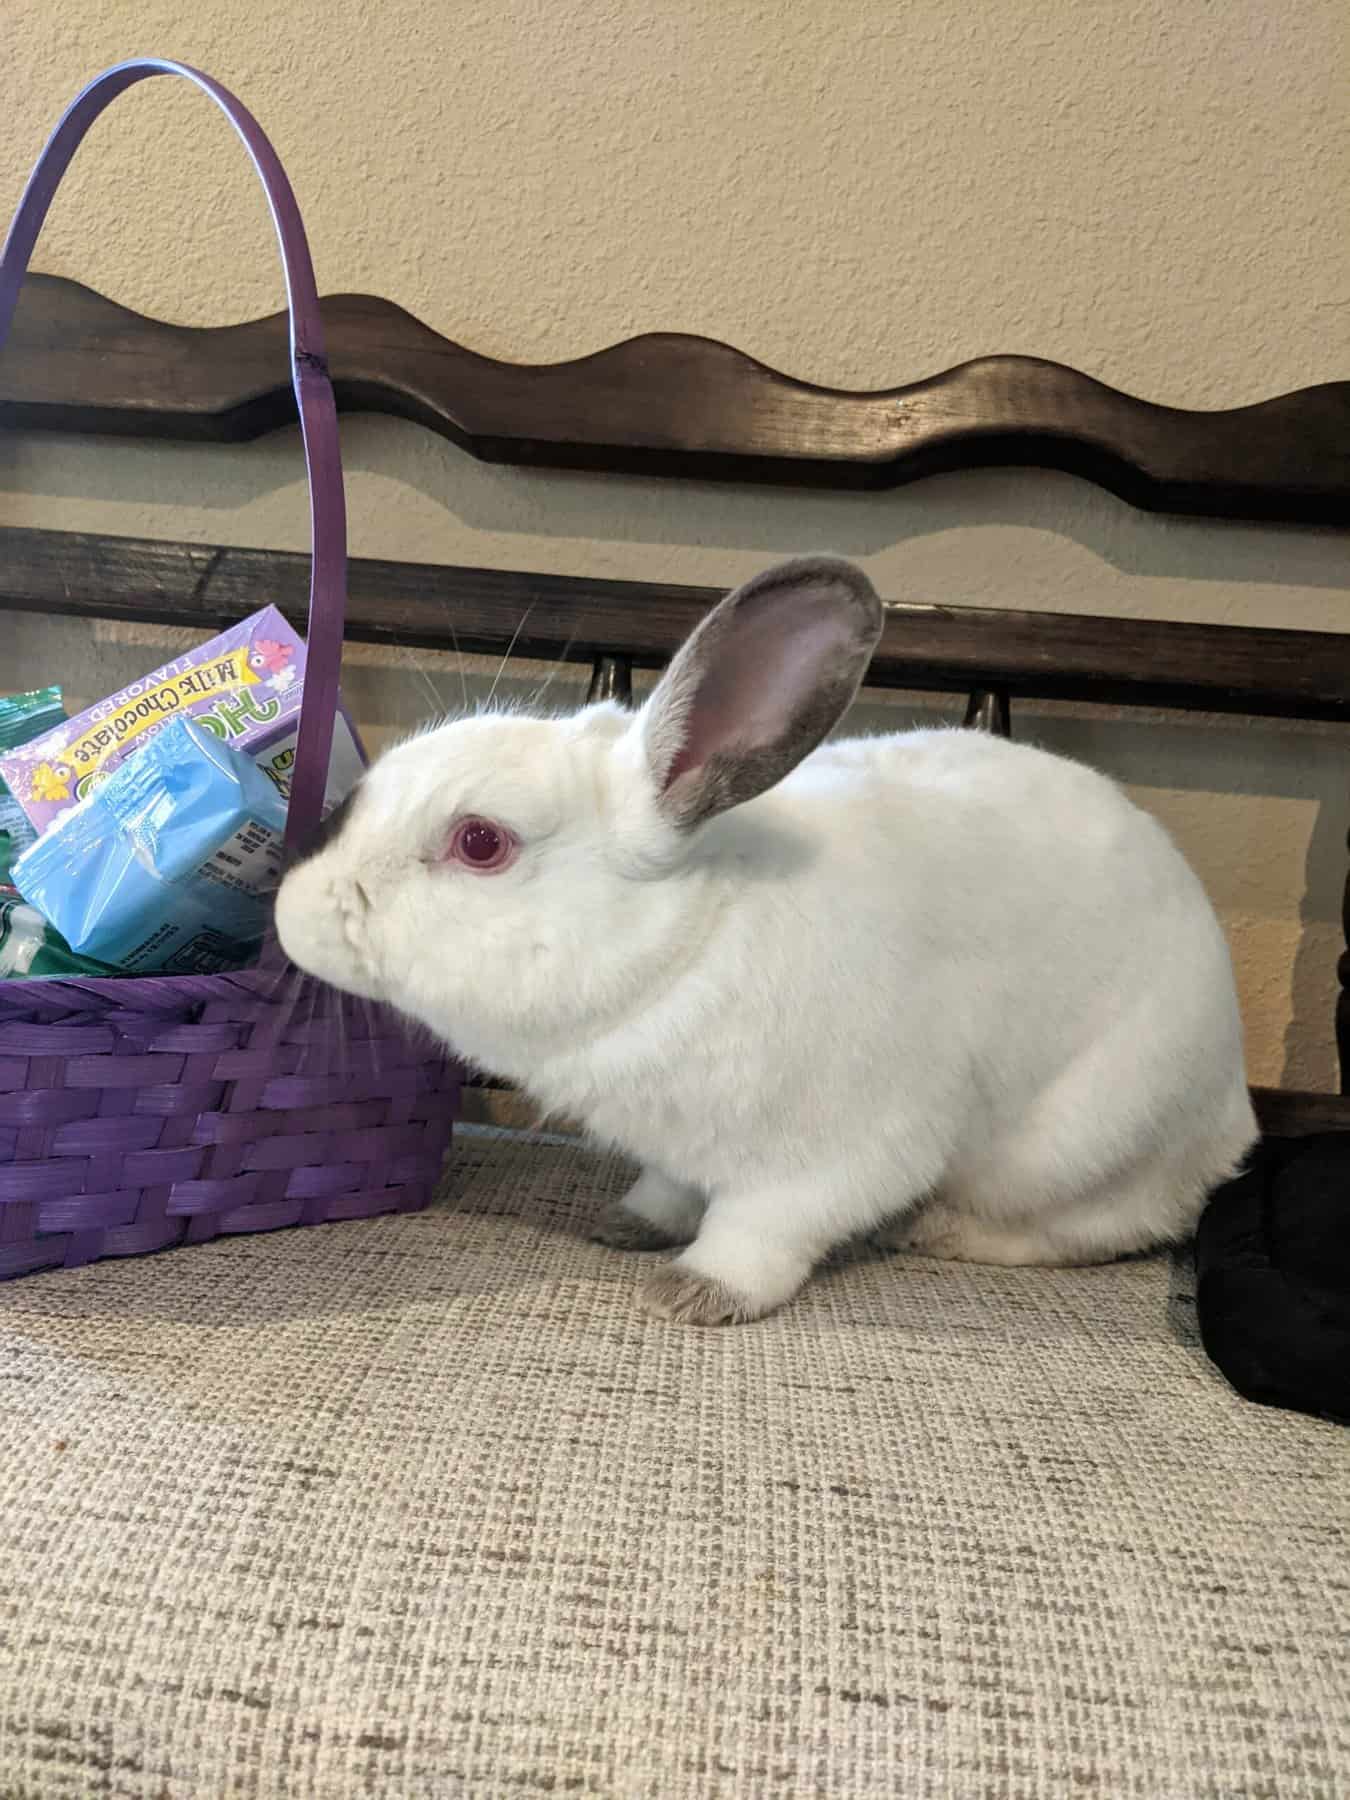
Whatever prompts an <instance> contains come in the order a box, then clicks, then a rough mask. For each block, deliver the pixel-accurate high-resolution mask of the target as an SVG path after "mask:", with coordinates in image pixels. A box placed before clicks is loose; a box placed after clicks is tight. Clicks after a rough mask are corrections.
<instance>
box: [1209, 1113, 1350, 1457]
mask: <svg viewBox="0 0 1350 1800" xmlns="http://www.w3.org/2000/svg"><path fill="white" fill-rule="evenodd" d="M1195 1270H1196V1277H1197V1288H1196V1312H1197V1315H1198V1318H1199V1324H1200V1337H1201V1341H1202V1342H1203V1344H1204V1346H1205V1351H1206V1353H1207V1354H1208V1356H1209V1357H1210V1359H1211V1361H1213V1362H1214V1363H1215V1364H1216V1365H1217V1367H1218V1368H1219V1369H1220V1371H1221V1372H1222V1373H1223V1374H1224V1375H1225V1376H1226V1377H1227V1379H1228V1380H1229V1381H1230V1382H1231V1383H1232V1384H1233V1386H1234V1387H1235V1388H1236V1389H1237V1391H1238V1393H1240V1394H1241V1395H1242V1396H1243V1397H1244V1398H1245V1399H1247V1400H1255V1401H1258V1402H1259V1403H1260V1404H1262V1405H1264V1406H1281V1407H1285V1408H1287V1409H1289V1410H1291V1411H1294V1412H1305V1413H1314V1414H1316V1415H1318V1416H1320V1417H1322V1418H1327V1419H1332V1420H1334V1421H1336V1422H1337V1423H1338V1424H1342V1425H1350V1132H1336V1131H1328V1132H1319V1133H1317V1134H1315V1135H1313V1136H1310V1137H1302V1138H1268V1139H1266V1140H1265V1141H1264V1142H1262V1143H1261V1144H1259V1145H1258V1146H1257V1148H1256V1150H1255V1151H1254V1152H1253V1153H1252V1156H1251V1157H1250V1159H1249V1160H1248V1163H1247V1166H1246V1168H1245V1169H1244V1170H1243V1171H1242V1172H1241V1174H1239V1175H1237V1176H1235V1177H1234V1179H1233V1180H1232V1181H1229V1182H1226V1183H1225V1184H1224V1186H1223V1187H1221V1188H1219V1189H1218V1190H1217V1191H1216V1192H1215V1193H1214V1195H1213V1197H1212V1198H1211V1200H1210V1202H1209V1205H1208V1206H1207V1207H1206V1209H1205V1212H1204V1215H1203V1216H1202V1218H1201V1220H1200V1228H1199V1232H1198V1233H1197V1236H1196V1245H1195Z"/></svg>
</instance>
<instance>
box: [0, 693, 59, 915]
mask: <svg viewBox="0 0 1350 1800" xmlns="http://www.w3.org/2000/svg"><path fill="white" fill-rule="evenodd" d="M65 716H66V711H65V708H64V707H63V706H62V704H61V690H60V688H56V687H45V688H34V689H33V690H32V691H31V693H27V694H0V756H3V755H4V754H5V752H6V751H7V750H17V749H18V748H19V745H20V744H28V743H31V742H32V740H33V739H34V738H39V737H41V736H42V734H43V733H44V732H46V731H51V730H52V729H53V727H54V726H57V725H59V724H60V723H61V722H62V720H63V719H64V718H65ZM36 836H37V833H36V832H35V831H34V830H33V827H32V826H31V825H30V824H29V823H28V814H27V813H26V812H25V811H24V810H23V808H22V807H21V806H20V805H19V803H18V801H17V800H16V799H15V798H14V796H13V794H11V793H10V791H9V789H8V788H7V787H6V786H5V784H4V782H3V781H0V856H3V855H4V852H5V849H6V848H7V847H8V849H9V850H10V853H11V860H12V858H13V857H15V856H17V855H18V854H19V852H20V850H26V849H27V848H28V846H29V845H30V844H31V843H32V842H33V840H34V839H35V838H36ZM6 838H8V840H9V843H8V846H6V843H5V839H6ZM0 879H3V880H8V879H9V875H8V868H7V867H6V872H5V874H4V875H3V876H0Z"/></svg>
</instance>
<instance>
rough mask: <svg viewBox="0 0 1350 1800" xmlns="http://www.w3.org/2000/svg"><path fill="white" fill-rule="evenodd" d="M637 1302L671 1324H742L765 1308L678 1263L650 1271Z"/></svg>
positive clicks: (653, 1315)
mask: <svg viewBox="0 0 1350 1800" xmlns="http://www.w3.org/2000/svg"><path fill="white" fill-rule="evenodd" d="M638 1305H639V1306H640V1307H641V1308H642V1310H643V1312H645V1313H649V1314H650V1315H651V1317H652V1318H654V1319H668V1320H669V1321H670V1322H671V1323H672V1324H674V1325H744V1324H746V1323H748V1321H749V1320H751V1319H757V1318H759V1317H760V1315H761V1313H763V1312H766V1311H768V1308H767V1307H761V1306H757V1305H756V1304H755V1302H754V1301H753V1300H752V1299H751V1298H750V1296H749V1295H747V1294H738V1293H737V1292H736V1290H735V1289H734V1288H729V1287H728V1286H727V1285H726V1283H725V1282H723V1281H717V1280H715V1279H714V1277H713V1276H711V1275H699V1274H697V1273H696V1272H695V1271H694V1270H692V1269H685V1268H681V1266H680V1265H679V1263H678V1262H674V1263H667V1264H665V1266H664V1267H662V1268H660V1269H653V1270H652V1272H651V1274H650V1275H648V1276H647V1277H646V1278H645V1280H644V1281H643V1282H642V1285H641V1286H640V1287H639V1289H638Z"/></svg>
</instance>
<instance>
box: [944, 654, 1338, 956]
mask: <svg viewBox="0 0 1350 1800" xmlns="http://www.w3.org/2000/svg"><path fill="white" fill-rule="evenodd" d="M962 723H963V724H964V725H965V726H966V727H967V729H968V730H971V731H992V732H993V734H994V736H995V737H1011V736H1012V708H1011V706H1010V705H1009V703H1008V690H1007V689H1006V688H972V689H971V693H970V699H969V701H968V702H967V703H966V716H965V719H964V720H963V721H962ZM1347 942H1350V939H1347Z"/></svg>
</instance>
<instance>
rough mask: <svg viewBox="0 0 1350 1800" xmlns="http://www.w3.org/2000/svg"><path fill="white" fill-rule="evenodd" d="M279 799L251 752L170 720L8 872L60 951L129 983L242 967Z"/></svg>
mask: <svg viewBox="0 0 1350 1800" xmlns="http://www.w3.org/2000/svg"><path fill="white" fill-rule="evenodd" d="M285 828H286V802H285V800H284V799H283V797H282V795H281V793H280V792H279V791H278V788H277V786H276V784H275V783H274V782H273V781H272V780H271V779H270V777H269V776H268V775H267V774H266V773H265V772H264V771H263V770H262V769H260V768H259V767H258V766H257V764H256V763H255V762H254V761H253V760H252V758H251V757H249V756H246V755H243V754H241V753H240V752H238V751H236V750H233V749H231V748H230V747H229V746H228V745H226V744H223V743H221V742H220V740H219V739H218V738H217V737H215V736H213V735H212V733H211V732H210V731H209V730H206V729H204V728H203V727H202V726H201V725H200V724H199V723H197V722H195V721H194V720H192V719H190V718H188V717H186V716H180V717H178V718H176V719H173V720H172V721H171V722H170V723H169V724H167V725H165V726H164V727H163V729H161V730H159V731H157V732H156V733H155V734H154V736H153V737H151V738H150V739H149V740H148V741H147V742H146V743H145V744H144V745H143V747H142V748H141V749H140V750H139V751H138V753H137V754H136V755H135V756H133V757H131V758H129V759H128V760H127V761H126V762H124V763H123V764H122V765H121V767H119V768H118V769H116V770H115V771H114V772H113V773H112V774H111V775H109V776H108V777H107V779H106V780H104V781H101V782H100V783H98V784H97V785H96V786H95V787H94V789H93V791H92V792H91V793H90V795H89V796H88V798H87V799H85V800H84V801H82V802H81V803H80V804H79V805H78V806H75V807H72V808H71V809H69V810H68V811H66V812H64V813H62V814H61V815H60V816H59V817H58V818H57V820H56V822H55V823H54V824H53V825H52V826H51V827H50V828H49V829H48V830H47V832H46V833H45V834H44V835H43V836H42V837H41V838H39V839H38V841H37V842H36V843H35V844H33V845H32V846H31V847H30V848H29V849H28V850H26V851H25V852H24V854H23V855H22V856H21V857H20V858H19V859H18V861H17V863H16V864H15V865H14V874H13V880H14V885H15V886H16V887H17V888H18V889H19V891H20V893H21V894H22V895H23V897H24V899H25V900H26V901H27V902H28V903H29V904H30V905H31V906H33V907H35V908H36V909H37V911H38V912H40V913H41V914H42V915H43V916H44V917H45V918H46V919H47V920H49V921H50V923H51V925H52V926H53V927H54V928H55V929H56V930H57V931H58V932H59V933H60V934H61V936H62V937H63V938H64V939H65V940H66V942H67V943H68V944H69V945H70V947H71V949H72V950H73V951H74V952H75V953H76V954H77V955H78V956H82V957H91V958H94V959H95V960H97V961H99V962H103V963H109V964H112V965H114V966H115V967H116V968H118V969H119V970H121V971H123V972H124V973H127V974H134V975H145V974H152V973H162V974H210V973H214V972H216V971H217V970H221V969H230V968H239V967H241V966H242V965H243V964H245V963H247V962H248V961H249V960H250V959H251V957H252V955H253V953H254V951H255V949H256V947H257V945H258V943H259V942H260V941H261V939H262V937H263V935H264V933H265V931H266V928H267V923H268V918H269V916H270V911H271V894H272V890H273V889H274V888H275V887H276V885H277V882H278V881H279V879H280V875H281V866H282V839H283V835H284V833H285Z"/></svg>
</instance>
